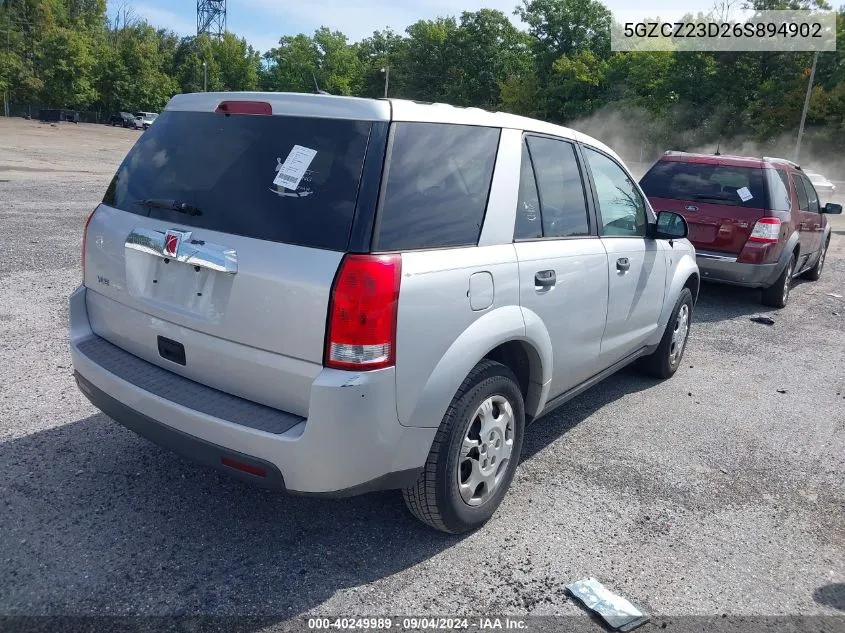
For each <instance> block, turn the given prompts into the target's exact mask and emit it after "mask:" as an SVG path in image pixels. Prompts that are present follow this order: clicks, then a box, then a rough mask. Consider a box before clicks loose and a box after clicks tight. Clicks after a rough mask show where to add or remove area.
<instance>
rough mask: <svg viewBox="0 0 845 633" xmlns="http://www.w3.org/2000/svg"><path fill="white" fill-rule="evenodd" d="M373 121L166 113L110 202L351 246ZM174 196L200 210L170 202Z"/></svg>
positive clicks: (137, 149)
mask: <svg viewBox="0 0 845 633" xmlns="http://www.w3.org/2000/svg"><path fill="white" fill-rule="evenodd" d="M370 127H371V123H370V122H365V121H351V120H334V119H312V118H301V117H282V116H242V115H241V116H238V115H233V116H227V115H223V114H215V113H213V112H178V111H169V112H164V113H163V114H162V115H161V116H159V117H158V119H157V120H156V124H155V125H153V126H151V127H150V129H149V130H148V131H146V132H144V135H143V136H142V137H141V138H140V139H139V140H138V142H137V143H136V144H135V146H134V147H133V148H132V150H131V151H130V152H129V155H128V156H127V157H126V159H125V160H124V161H123V164H122V165H121V166H120V168H119V169H118V172H117V175H116V176H115V178H114V180H113V181H112V184H111V185H110V186H109V189H108V191H107V192H106V197H105V199H104V200H103V202H105V203H106V204H108V205H110V206H113V207H117V208H118V209H122V210H123V211H129V212H130V213H136V214H138V215H143V216H148V217H152V218H156V219H159V220H164V221H167V222H172V223H174V224H175V225H177V226H184V227H196V228H202V229H208V230H212V231H221V232H223V233H233V234H236V235H243V236H246V237H252V238H257V239H262V240H270V241H275V242H285V243H288V244H298V245H301V246H310V247H315V248H324V249H329V250H336V251H343V250H345V249H346V247H347V245H348V243H349V234H350V231H351V227H352V216H353V214H354V211H355V203H356V199H357V195H358V184H359V180H360V178H361V169H362V166H363V162H364V153H365V151H366V148H367V140H368V137H369V133H370ZM297 146H298V147H299V148H301V149H296V147H297ZM294 163H295V164H294ZM300 176H301V178H300ZM150 201H154V203H153V204H150ZM169 201H173V202H176V203H184V204H186V205H189V206H190V207H193V208H195V209H197V210H198V211H199V212H200V215H195V216H192V215H186V214H184V213H178V212H175V211H172V210H171V209H169V208H161V207H167V206H168V204H167V203H168V202H169Z"/></svg>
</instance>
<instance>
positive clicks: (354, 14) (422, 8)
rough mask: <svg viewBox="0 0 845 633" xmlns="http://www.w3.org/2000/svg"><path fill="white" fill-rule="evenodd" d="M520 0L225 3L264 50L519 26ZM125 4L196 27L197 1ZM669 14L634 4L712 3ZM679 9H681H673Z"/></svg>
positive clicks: (171, 24)
mask: <svg viewBox="0 0 845 633" xmlns="http://www.w3.org/2000/svg"><path fill="white" fill-rule="evenodd" d="M518 3H519V0H227V17H228V30H229V31H231V32H233V33H236V34H237V35H239V36H241V37H245V38H246V39H247V41H248V42H249V43H250V44H252V46H253V47H255V48H256V49H258V50H260V51H262V52H264V51H267V50H269V49H270V48H273V47H274V46H276V45H277V44H278V41H279V38H280V37H281V36H283V35H296V34H297V33H307V34H309V35H310V34H312V33H313V32H314V31H315V30H316V29H318V28H319V27H320V26H324V25H325V26H328V27H329V28H331V29H332V30H338V31H342V32H343V33H345V34H346V35H348V36H349V38H350V39H351V40H353V41H357V40H360V39H363V38H365V37H368V36H370V35H372V33H373V31H375V30H379V29H383V28H385V27H391V28H392V29H393V30H394V31H397V32H403V31H404V30H405V28H406V27H407V26H408V25H410V24H413V23H414V22H416V21H417V20H421V19H431V18H436V17H438V16H445V15H455V16H458V15H460V13H461V12H462V11H476V10H478V9H481V8H490V9H499V10H500V11H503V12H504V13H505V14H506V15H508V16H510V18H511V20H513V21H514V23H516V24H518V23H519V21H518V18H516V16H514V15H513V10H514V8H515V7H516V6H517V4H518ZM124 4H126V5H128V6H131V7H132V8H133V9H134V11H135V14H136V15H138V16H139V17H143V18H146V19H147V20H148V21H149V22H150V23H151V24H153V25H154V26H157V27H167V28H169V29H171V30H173V31H176V32H177V33H179V34H180V35H194V34H196V29H197V26H196V25H197V20H196V6H197V5H196V1H195V0H108V6H109V12H110V13H113V12H114V11H116V10H117V8H118V7H119V6H123V5H124ZM604 4H605V5H606V6H607V7H608V8H609V9H610V10H611V11H614V12H616V11H624V10H630V8H631V2H630V0H605V2H604ZM671 4H673V5H676V6H674V7H673V9H672V10H670V11H667V9H666V5H667V3H666V2H665V0H641V1H640V2H637V3H636V8H637V11H639V12H642V15H644V16H645V15H651V16H654V15H658V14H659V15H660V16H661V17H665V18H667V19H671V18H674V17H675V16H676V15H678V16H680V14H683V13H685V12H688V11H689V12H698V11H699V10H701V11H708V10H710V9H712V8H713V4H714V0H681V1H680V2H676V3H671ZM677 5H680V6H677Z"/></svg>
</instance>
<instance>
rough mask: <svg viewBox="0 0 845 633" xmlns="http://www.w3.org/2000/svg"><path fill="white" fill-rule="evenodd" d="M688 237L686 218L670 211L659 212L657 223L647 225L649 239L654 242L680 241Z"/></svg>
mask: <svg viewBox="0 0 845 633" xmlns="http://www.w3.org/2000/svg"><path fill="white" fill-rule="evenodd" d="M687 235H689V226H688V225H687V221H686V218H684V216H682V215H680V214H679V213H673V212H672V211H661V212H660V213H658V214H657V222H656V223H655V224H650V225H649V235H648V236H649V237H651V238H653V239H655V240H682V239H684V238H685V237H686V236H687Z"/></svg>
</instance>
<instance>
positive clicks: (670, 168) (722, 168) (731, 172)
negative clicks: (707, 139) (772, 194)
mask: <svg viewBox="0 0 845 633" xmlns="http://www.w3.org/2000/svg"><path fill="white" fill-rule="evenodd" d="M763 171H764V170H763V169H762V168H759V167H741V166H733V165H715V164H707V163H691V162H690V163H688V162H683V161H674V160H672V161H669V160H665V161H660V162H658V163H657V164H656V165H654V167H652V168H651V169H650V170H649V171H648V173H647V174H646V175H645V176H643V178H642V180H641V181H640V186H641V187H642V189H643V191H644V192H645V194H646V195H647V196H648V197H649V198H669V199H674V200H695V201H699V202H707V203H711V204H727V205H731V206H739V207H746V208H749V209H766V208H768V204H769V203H768V195H767V189H766V177H765V174H764V173H763ZM748 194H750V196H751V197H748ZM743 195H744V196H745V198H746V199H745V200H743Z"/></svg>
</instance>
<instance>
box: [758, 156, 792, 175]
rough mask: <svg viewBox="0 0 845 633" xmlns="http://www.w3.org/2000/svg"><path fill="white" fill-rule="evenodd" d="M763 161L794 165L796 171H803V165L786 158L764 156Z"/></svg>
mask: <svg viewBox="0 0 845 633" xmlns="http://www.w3.org/2000/svg"><path fill="white" fill-rule="evenodd" d="M763 160H765V161H768V162H770V163H781V164H784V165H792V166H793V167H794V168H795V169H798V170H799V171H800V170H801V165H799V164H798V163H796V162H794V161H791V160H789V159H786V158H774V157H772V156H763Z"/></svg>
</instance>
